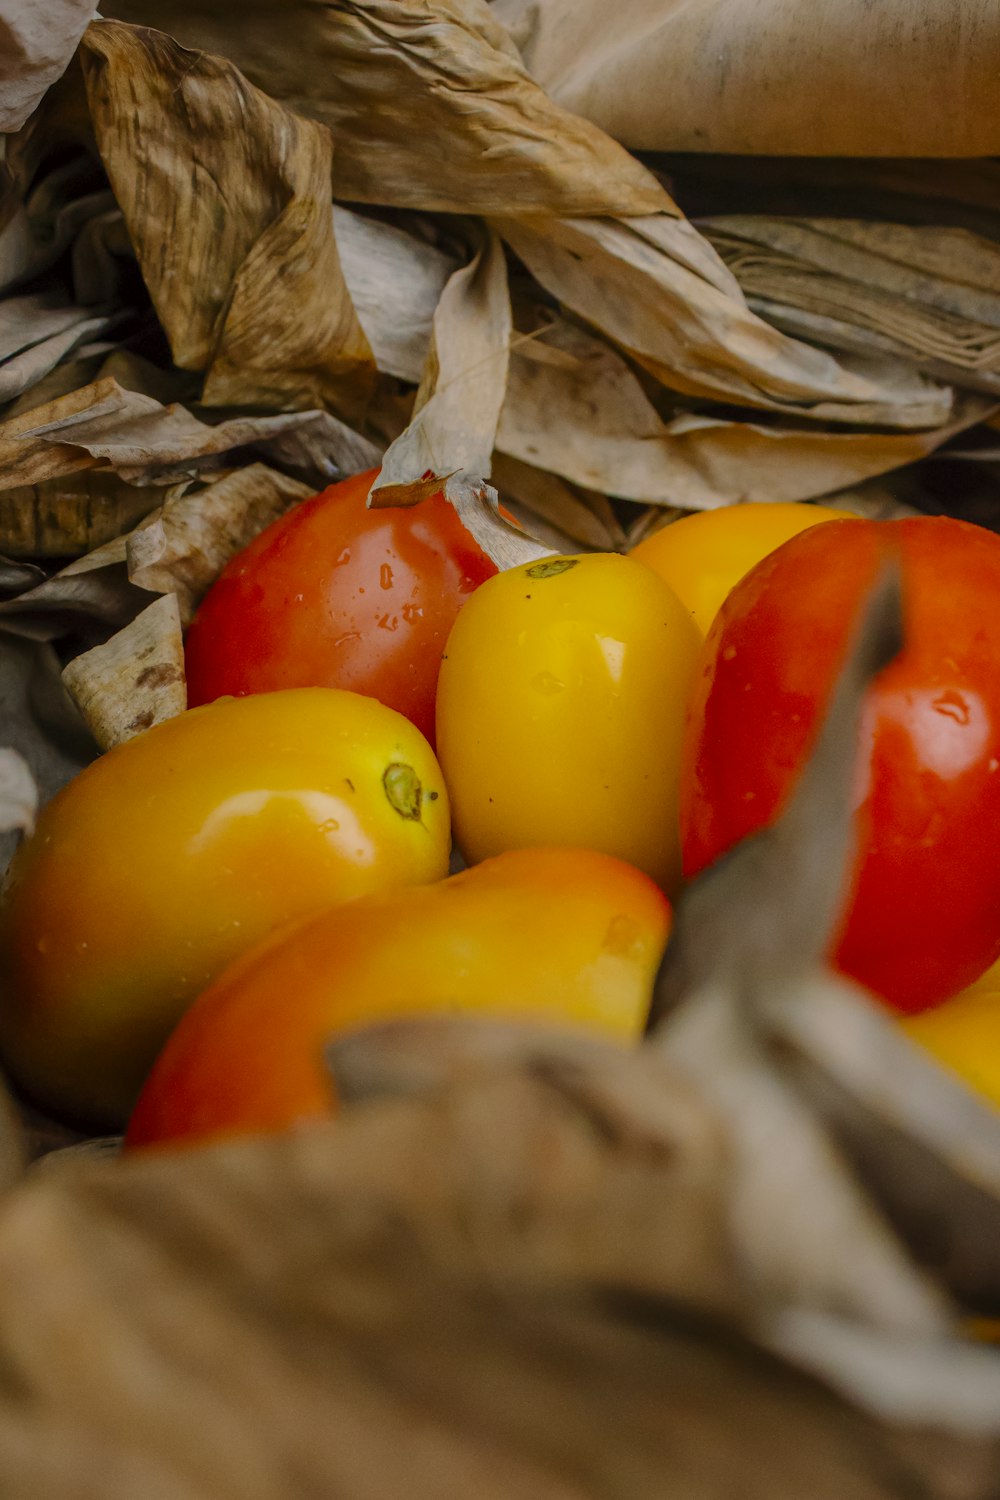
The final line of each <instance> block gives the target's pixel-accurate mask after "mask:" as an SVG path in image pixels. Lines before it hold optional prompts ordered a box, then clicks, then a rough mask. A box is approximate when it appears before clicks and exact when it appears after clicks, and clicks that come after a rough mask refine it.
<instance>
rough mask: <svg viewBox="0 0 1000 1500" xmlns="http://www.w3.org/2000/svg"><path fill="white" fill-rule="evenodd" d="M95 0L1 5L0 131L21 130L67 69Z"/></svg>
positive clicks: (13, 0) (5, 0)
mask: <svg viewBox="0 0 1000 1500" xmlns="http://www.w3.org/2000/svg"><path fill="white" fill-rule="evenodd" d="M95 11H96V6H95V5H94V0H46V3H45V5H44V6H35V5H30V4H29V5H25V4H23V3H22V0H2V3H0V131H10V130H20V128H21V126H22V125H23V124H24V122H25V120H26V119H27V118H28V116H29V115H30V114H31V111H32V110H33V109H34V108H35V106H36V105H37V104H38V101H39V100H40V99H41V98H42V95H43V94H44V93H45V91H46V89H47V88H49V87H50V85H51V84H53V83H55V81H56V79H57V78H58V77H59V75H60V74H61V73H62V72H63V69H64V68H65V67H66V66H67V64H68V63H69V61H70V58H71V57H72V56H73V53H74V52H75V51H76V48H77V43H78V42H79V40H80V38H81V36H82V35H83V33H84V31H85V29H86V27H87V23H88V22H89V21H90V20H92V19H93V16H94V14H95Z"/></svg>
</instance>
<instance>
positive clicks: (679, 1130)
mask: <svg viewBox="0 0 1000 1500" xmlns="http://www.w3.org/2000/svg"><path fill="white" fill-rule="evenodd" d="M633 1063H634V1064H635V1066H636V1067H637V1068H639V1069H640V1072H641V1071H642V1070H643V1069H645V1071H646V1082H645V1088H643V1087H640V1088H639V1089H638V1090H637V1092H638V1094H639V1096H640V1099H639V1103H638V1104H633V1103H632V1091H631V1089H630V1088H629V1087H628V1084H627V1082H626V1079H625V1075H624V1071H623V1070H624V1069H625V1068H626V1067H627V1066H629V1065H631V1064H633ZM608 1069H609V1071H608V1075H607V1080H606V1081H605V1077H604V1075H603V1074H600V1073H596V1074H589V1073H588V1072H587V1071H586V1070H584V1069H581V1068H580V1067H579V1066H577V1067H576V1068H574V1067H573V1065H572V1063H570V1064H568V1065H566V1066H564V1067H562V1068H559V1067H558V1066H557V1067H556V1068H555V1069H554V1070H551V1071H550V1070H547V1069H546V1067H545V1065H544V1062H542V1063H541V1064H540V1065H539V1067H537V1068H536V1069H531V1067H530V1066H529V1067H527V1068H516V1067H508V1068H506V1069H502V1068H501V1069H500V1070H499V1071H498V1073H496V1074H495V1075H494V1076H493V1077H492V1078H487V1079H486V1080H485V1081H484V1080H483V1079H482V1078H481V1077H478V1078H475V1079H473V1078H465V1079H458V1080H456V1081H455V1082H454V1083H452V1084H451V1085H450V1086H447V1087H445V1088H444V1089H443V1090H439V1091H437V1092H436V1093H434V1094H431V1095H430V1096H428V1097H425V1098H421V1099H408V1100H400V1101H396V1102H391V1101H387V1102H385V1103H382V1104H379V1105H377V1106H365V1107H363V1108H358V1109H357V1110H355V1111H353V1112H352V1113H351V1114H350V1115H348V1116H347V1117H346V1118H345V1119H344V1121H343V1122H342V1123H340V1124H339V1125H337V1126H334V1127H321V1128H319V1129H314V1130H309V1131H306V1132H300V1133H298V1134H297V1135H296V1134H291V1135H288V1136H285V1137H283V1138H276V1139H274V1140H271V1141H259V1142H252V1143H246V1144H243V1145H233V1146H229V1147H223V1148H218V1149H215V1150H212V1151H205V1152H195V1153H191V1152H187V1153H182V1154H180V1155H177V1156H173V1157H172V1156H170V1155H160V1156H159V1157H150V1158H148V1159H147V1160H137V1161H132V1162H130V1163H122V1164H111V1165H102V1164H99V1163H97V1164H93V1165H90V1164H87V1163H86V1162H81V1163H80V1164H79V1165H74V1166H72V1167H70V1166H68V1165H67V1166H66V1167H65V1168H64V1169H62V1170H60V1171H58V1172H52V1173H44V1174H41V1173H39V1174H35V1175H34V1177H33V1178H31V1179H30V1180H29V1181H28V1182H26V1183H25V1184H24V1185H23V1186H20V1187H18V1188H16V1189H15V1190H14V1191H13V1193H11V1194H9V1195H8V1197H7V1200H6V1203H5V1207H4V1213H3V1215H2V1216H0V1358H2V1367H3V1370H4V1372H5V1376H4V1379H3V1381H2V1382H0V1450H2V1451H3V1454H4V1468H5V1484H6V1487H7V1493H9V1494H10V1495H11V1496H12V1500H22V1497H24V1500H28V1497H30V1500H48V1496H49V1495H51V1496H52V1497H53V1500H55V1497H56V1496H58V1500H65V1496H66V1495H67V1494H72V1495H76V1496H80V1497H81V1500H84V1497H93V1500H97V1496H98V1495H100V1497H101V1500H108V1496H109V1495H110V1496H116V1495H118V1494H120V1495H121V1496H122V1500H124V1497H125V1496H126V1495H128V1496H131V1495H134V1494H137V1493H141V1494H142V1495H143V1496H144V1497H145V1496H147V1495H149V1496H151V1497H154V1496H155V1497H159V1496H161V1495H162V1496H164V1497H165V1500H167V1497H169V1500H182V1497H183V1500H229V1497H232V1500H237V1497H238V1500H284V1497H286V1496H287V1497H288V1500H292V1497H293V1496H298V1495H301V1494H302V1493H303V1491H304V1490H310V1491H315V1492H316V1493H317V1494H321V1493H322V1494H330V1493H336V1494H338V1495H341V1496H344V1497H353V1496H357V1497H358V1500H361V1497H362V1496H371V1495H380V1496H381V1495H384V1494H390V1493H399V1494H406V1495H407V1496H412V1497H414V1500H423V1497H427V1500H430V1497H431V1496H434V1497H435V1500H441V1497H444V1496H450V1495H455V1496H456V1497H458V1496H461V1497H462V1500H466V1497H467V1496H469V1495H472V1494H474V1495H476V1496H482V1497H483V1500H501V1497H504V1500H506V1497H508V1496H510V1495H512V1494H525V1495H528V1494H530V1495H532V1496H538V1497H548V1496H550V1495H551V1496H552V1497H553V1500H555V1497H556V1496H563V1495H566V1494H569V1493H573V1494H574V1495H580V1496H581V1497H587V1500H612V1497H617V1496H622V1495H628V1496H630V1497H635V1500H645V1497H647V1496H648V1497H649V1500H653V1497H654V1496H655V1497H656V1500H715V1497H717V1496H718V1495H720V1494H733V1493H737V1492H738V1493H739V1494H740V1495H742V1496H745V1497H746V1500H785V1497H787V1500H801V1497H802V1496H803V1495H808V1496H809V1497H810V1500H843V1496H844V1495H845V1494H850V1495H851V1496H852V1500H853V1497H856V1500H910V1497H912V1496H916V1495H920V1496H922V1497H925V1500H944V1497H945V1495H948V1496H949V1497H950V1500H987V1496H988V1494H989V1489H988V1485H989V1483H990V1478H989V1467H988V1465H989V1463H990V1462H992V1463H993V1464H994V1465H995V1463H996V1447H995V1444H991V1443H989V1442H988V1441H984V1440H980V1441H978V1442H977V1441H973V1440H966V1441H964V1442H962V1441H955V1440H954V1439H952V1440H951V1441H950V1443H949V1434H948V1433H947V1431H945V1432H942V1433H941V1434H940V1435H939V1436H938V1442H943V1443H944V1444H945V1446H946V1451H947V1452H948V1457H949V1460H950V1462H949V1464H948V1471H947V1481H946V1482H945V1480H944V1479H943V1478H942V1480H941V1482H940V1483H938V1482H936V1481H935V1479H934V1477H933V1474H932V1473H931V1470H930V1466H929V1465H928V1464H927V1463H925V1461H924V1458H923V1453H922V1451H921V1450H920V1449H918V1448H916V1447H914V1451H912V1452H911V1451H909V1444H908V1442H907V1434H905V1433H903V1432H900V1431H894V1430H892V1429H891V1428H887V1427H886V1425H885V1424H883V1423H880V1422H878V1421H875V1420H873V1419H872V1418H871V1417H868V1416H866V1415H865V1414H864V1413H862V1412H860V1411H858V1410H857V1409H855V1408H854V1407H852V1406H851V1405H850V1404H849V1403H847V1402H845V1401H844V1400H842V1399H839V1398H837V1397H834V1396H832V1395H831V1394H830V1393H829V1391H828V1390H827V1389H825V1388H824V1387H823V1386H822V1385H821V1384H819V1383H817V1382H815V1381H813V1380H810V1379H808V1378H804V1377H802V1376H801V1375H800V1374H798V1373H797V1372H796V1371H795V1370H794V1368H792V1367H791V1366H790V1365H789V1364H788V1363H787V1362H785V1361H783V1360H780V1359H776V1358H774V1357H773V1356H769V1355H768V1354H767V1353H765V1352H763V1351H762V1350H761V1349H760V1348H759V1347H757V1346H755V1344H754V1342H753V1341H751V1340H749V1339H748V1338H747V1337H746V1336H745V1335H743V1334H741V1333H740V1332H739V1331H738V1329H737V1328H735V1327H733V1325H732V1323H730V1322H728V1321H727V1320H726V1319H725V1318H724V1317H723V1316H720V1314H719V1312H718V1311H716V1312H713V1313H711V1314H706V1313H705V1312H704V1311H702V1310H701V1308H700V1307H699V1306H698V1305H697V1303H694V1304H692V1303H689V1302H686V1301H681V1300H680V1299H681V1298H685V1297H686V1292H687V1289H688V1286H689V1285H690V1284H691V1283H692V1282H693V1284H694V1285H695V1286H696V1287H700V1288H703V1289H705V1290H704V1292H703V1296H704V1295H707V1296H708V1297H709V1298H710V1299H716V1301H717V1305H719V1304H721V1305H724V1306H731V1305H732V1302H733V1300H734V1283H733V1278H732V1270H731V1266H730V1265H729V1263H728V1260H727V1257H726V1254H725V1248H724V1246H722V1245H720V1244H719V1243H718V1240H717V1238H716V1234H717V1230H716V1229H714V1228H713V1227H712V1226H713V1225H715V1224H717V1222H718V1221H717V1204H716V1202H715V1194H716V1184H717V1182H718V1178H717V1177H716V1176H715V1175H714V1167H715V1164H716V1162H717V1158H716V1155H715V1153H716V1150H717V1147H716V1144H715V1136H714V1131H713V1130H712V1127H711V1122H710V1120H709V1121H703V1119H702V1118H701V1117H700V1111H699V1110H698V1108H697V1106H696V1104H694V1103H693V1102H691V1103H689V1102H688V1100H687V1097H686V1095H685V1092H684V1091H683V1090H682V1089H680V1088H678V1090H677V1094H676V1102H673V1103H671V1102H669V1101H670V1100H671V1086H670V1083H669V1079H668V1077H666V1076H665V1075H664V1073H663V1071H662V1069H661V1071H660V1074H659V1086H658V1087H657V1088H655V1090H654V1089H653V1088H652V1087H651V1085H652V1084H653V1082H654V1078H655V1076H656V1075H655V1074H654V1073H653V1072H652V1071H651V1069H650V1064H648V1063H646V1064H643V1065H640V1064H639V1060H638V1059H623V1060H621V1061H620V1062H619V1063H618V1064H617V1065H612V1064H611V1063H609V1064H608ZM616 1072H617V1077H616ZM498 1132H499V1134H498ZM500 1138H502V1139H503V1140H504V1142H505V1149H504V1151H503V1152H502V1153H499V1152H498V1151H497V1149H496V1147H497V1141H498V1139H500ZM459 1143H460V1144H459ZM456 1147H457V1149H456ZM422 1186H424V1187H425V1191H421V1187H422ZM651 1205H653V1207H652V1218H651V1219H650V1217H649V1215H650V1211H651ZM616 1223H624V1224H627V1225H629V1226H634V1227H635V1234H638V1235H641V1236H642V1240H643V1243H642V1246H641V1248H640V1247H635V1248H636V1257H635V1258H636V1261H637V1263H638V1265H639V1268H640V1269H639V1272H638V1276H636V1277H632V1275H631V1273H630V1270H629V1265H630V1264H631V1256H630V1253H629V1252H630V1250H631V1249H632V1248H633V1246H634V1237H635V1236H634V1235H633V1234H629V1235H628V1236H625V1235H621V1234H613V1233H609V1228H610V1226H612V1225H614V1224H616ZM577 1241H579V1249H578V1246H577ZM657 1249H658V1250H659V1253H658V1254H657V1253H656V1252H657ZM564 1267H565V1268H566V1269H565V1270H564V1269H563V1268H564ZM612 1267H614V1268H615V1270H614V1271H613V1272H612V1275H611V1277H610V1283H611V1285H612V1286H615V1284H616V1283H617V1287H618V1290H617V1291H609V1290H608V1289H607V1288H608V1284H609V1277H608V1272H609V1270H610V1269H611V1268H612ZM623 1276H624V1278H625V1284H624V1288H623V1285H622V1277H623ZM647 1277H648V1279H649V1280H650V1281H651V1282H652V1283H653V1284H654V1285H655V1286H656V1287H657V1289H658V1291H657V1293H656V1294H655V1295H651V1294H650V1293H649V1292H646V1293H643V1291H642V1290H641V1287H642V1285H643V1283H644V1281H645V1280H646V1279H647ZM636 1283H638V1285H636ZM630 1286H631V1289H630V1290H626V1289H628V1288H630ZM671 1286H674V1287H676V1289H677V1294H676V1295H675V1296H673V1297H671V1295H670V1293H669V1291H668V1290H667V1289H668V1288H670V1287H671ZM95 1368H97V1369H99V1370H100V1372H101V1378H100V1379H99V1380H95V1379H94V1378H93V1372H94V1370H95ZM26 1433H27V1434H30V1435H31V1436H32V1438H33V1439H34V1441H32V1442H31V1443H28V1442H26V1441H24V1438H23V1434H26ZM17 1434H21V1435H22V1436H21V1438H20V1440H18V1437H17ZM919 1435H920V1434H917V1436H919ZM927 1436H928V1437H933V1436H935V1435H934V1434H933V1433H931V1434H928V1435H927ZM71 1465H77V1466H78V1468H77V1470H76V1474H77V1479H76V1482H75V1483H74V1481H73V1476H72V1474H71V1471H70V1466H71ZM984 1466H985V1467H984ZM93 1475H96V1476H99V1484H100V1488H98V1487H97V1483H96V1481H95V1486H94V1487H93V1488H90V1489H88V1488H85V1487H82V1486H85V1485H86V1484H87V1483H88V1476H93ZM113 1484H114V1485H117V1486H118V1487H119V1488H118V1489H117V1490H116V1489H113V1488H111V1486H112V1485H113ZM129 1486H131V1488H129Z"/></svg>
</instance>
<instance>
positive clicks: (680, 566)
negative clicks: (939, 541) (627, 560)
mask: <svg viewBox="0 0 1000 1500" xmlns="http://www.w3.org/2000/svg"><path fill="white" fill-rule="evenodd" d="M846 518H847V511H843V510H828V509H826V508H825V507H823V506H821V505H804V504H802V505H800V504H780V503H776V504H773V505H752V504H750V505H723V506H721V507H720V508H719V509H718V510H703V511H699V512H698V513H697V514H696V515H691V516H684V517H682V519H681V520H679V521H674V522H673V523H672V524H671V525H669V526H664V527H662V529H661V530H659V531H655V532H654V533H653V535H652V536H649V537H647V538H646V539H645V541H643V542H640V543H639V544H638V546H636V547H633V548H632V552H631V556H632V557H634V558H637V559H638V561H639V562H644V563H645V564H646V566H647V567H650V568H653V569H655V571H656V572H657V573H659V575H660V577H661V578H662V579H664V580H665V581H666V582H667V583H669V585H670V587H671V588H672V589H673V591H674V593H675V594H676V595H677V597H678V599H679V600H680V601H681V603H682V604H684V605H685V606H686V607H687V608H688V609H689V610H690V611H691V613H692V615H693V616H694V622H695V624H696V625H697V627H698V629H699V630H700V631H701V633H702V635H707V634H708V632H709V630H710V629H711V627H712V621H713V620H714V619H715V617H716V615H717V614H718V612H719V610H720V609H721V607H722V602H723V600H724V599H725V597H726V595H727V594H728V593H729V591H730V589H733V588H735V587H736V585H737V584H738V583H739V581H740V579H741V578H743V577H745V576H746V574H747V573H749V572H750V569H751V568H754V567H756V565H757V564H758V563H759V562H761V561H763V559H764V558H765V557H767V555H768V553H769V552H773V551H774V549H775V547H780V546H781V544H782V542H787V541H788V540H789V538H790V537H793V536H797V535H798V534H799V532H800V531H806V530H807V529H808V528H809V527H810V526H817V525H819V523H820V522H821V521H839V520H844V519H846Z"/></svg>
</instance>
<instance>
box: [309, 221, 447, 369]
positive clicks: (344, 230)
mask: <svg viewBox="0 0 1000 1500" xmlns="http://www.w3.org/2000/svg"><path fill="white" fill-rule="evenodd" d="M333 223H334V229H335V231H336V235H337V248H338V249H339V251H340V263H341V268H342V270H343V273H344V280H345V281H346V282H347V289H348V291H349V293H350V297H351V301H352V302H353V304H354V310H355V312H356V313H357V315H358V319H359V321H360V323H361V326H362V328H363V329H364V331H365V336H366V337H367V339H368V343H369V345H370V346H371V351H372V354H373V355H374V358H375V363H376V365H377V366H378V368H379V369H380V370H381V371H383V372H384V373H385V374H387V375H395V376H397V378H398V379H400V380H409V381H412V382H413V383H414V384H416V383H418V382H419V380H420V377H421V374H422V373H423V368H424V362H425V360H426V358H427V350H428V348H429V347H430V341H431V334H432V332H433V327H434V314H435V311H436V310H437V307H438V304H439V303H440V301H441V297H442V295H443V293H444V289H445V287H446V285H447V283H448V279H449V277H450V276H451V275H452V274H453V272H454V271H456V270H457V269H458V263H457V261H456V258H455V257H454V256H451V255H448V254H446V252H445V251H444V250H442V249H440V248H439V247H438V246H437V245H432V244H429V243H428V242H427V241H426V240H419V239H417V238H416V237H415V236H414V235H412V234H408V233H407V232H406V230H404V229H401V228H399V227H398V226H397V225H395V224H387V223H385V222H384V221H383V220H381V219H371V218H366V217H365V216H364V215H363V214H359V213H354V212H352V210H351V209H348V208H344V207H343V206H342V205H340V204H335V205H334V210H333Z"/></svg>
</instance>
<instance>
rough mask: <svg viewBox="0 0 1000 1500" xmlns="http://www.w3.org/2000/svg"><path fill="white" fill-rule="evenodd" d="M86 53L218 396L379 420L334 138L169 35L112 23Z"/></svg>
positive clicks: (180, 319) (111, 150)
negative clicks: (348, 282) (355, 295)
mask: <svg viewBox="0 0 1000 1500" xmlns="http://www.w3.org/2000/svg"><path fill="white" fill-rule="evenodd" d="M81 57H82V62H83V69H84V77H85V80H86V83H87V91H88V98H89V101H90V107H91V114H92V118H93V124H94V130H95V134H96V136H97V143H98V148H99V150H100V152H101V156H102V159H103V161H104V164H105V167H106V169H107V172H108V176H109V178H110V179H111V184H112V187H113V188H114V190H115V194H116V197H117V199H118V202H119V204H120V205H121V208H122V210H123V212H124V215H125V220H126V223H127V224H128V229H129V234H130V237H131V240H132V243H133V245H134V246H135V251H136V255H137V257H138V260H139V264H140V266H141V268H142V273H143V278H144V280H145V282H146V285H147V287H148V289H149V292H150V295H151V297H152V299H153V305H154V307H155V308H156V311H157V314H158V315H159V318H160V321H161V323H162V324H163V327H164V329H165V330H166V333H167V336H168V338H169V339H170V343H171V348H172V351H173V356H174V359H175V361H176V363H177V364H178V365H180V366H181V367H182V368H183V369H195V370H206V371H207V376H206V382H205V395H204V399H205V400H206V401H207V402H208V403H209V404H213V405H226V404H235V403H238V402H240V403H245V404H247V403H257V404H260V405H265V406H267V405H270V406H275V405H277V406H284V407H298V408H308V407H316V406H327V407H330V408H332V409H335V410H340V411H341V412H343V413H345V414H347V413H350V412H360V411H361V410H363V408H364V406H365V404H366V402H367V399H368V396H369V394H370V390H371V379H370V377H371V375H372V374H373V372H374V362H373V360H372V356H371V351H370V349H369V348H368V343H367V340H366V339H365V336H364V334H363V332H362V330H361V325H360V324H359V323H358V320H357V317H356V316H355V313H354V309H353V307H352V305H351V300H350V297H349V296H348V293H347V288H346V286H345V284H344V280H343V276H342V274H341V271H340V262H339V258H338V255H337V243H336V239H335V237H334V230H333V222H332V218H331V214H330V209H329V193H330V181H331V171H332V143H331V139H330V136H329V134H328V132H327V131H326V130H325V129H324V128H323V127H322V126H320V125H317V124H315V123H313V122H311V121H306V120H303V119H300V118H298V117H297V116H296V115H293V114H291V113H290V112H289V111H288V110H287V109H284V108H282V106H281V105H279V104H277V103H276V102H275V101H274V100H273V99H269V98H267V97H266V96H265V95H264V94H262V93H260V91H259V90H257V89H255V88H253V87H252V85H250V84H248V83H247V81H246V80H245V79H244V78H242V77H241V76H240V74H239V73H238V72H237V71H236V69H235V68H233V67H232V65H231V64H229V63H227V62H224V61H223V60H221V59H219V58H214V57H209V56H206V55H204V54H192V53H188V52H185V51H184V49H183V48H182V47H179V46H178V45H177V44H176V43H175V42H174V41H172V40H171V39H170V38H169V37H166V36H163V35H161V34H160V33H157V32H152V31H145V30H137V29H133V28H130V27H127V26H121V25H116V24H114V23H105V24H98V25H95V26H93V27H92V28H91V29H90V31H89V32H88V34H87V37H86V39H85V41H84V44H83V47H82V51H81ZM234 119H239V120H240V122H241V124H240V129H239V131H238V132H236V133H234V132H233V130H232V121H233V120H234Z"/></svg>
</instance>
